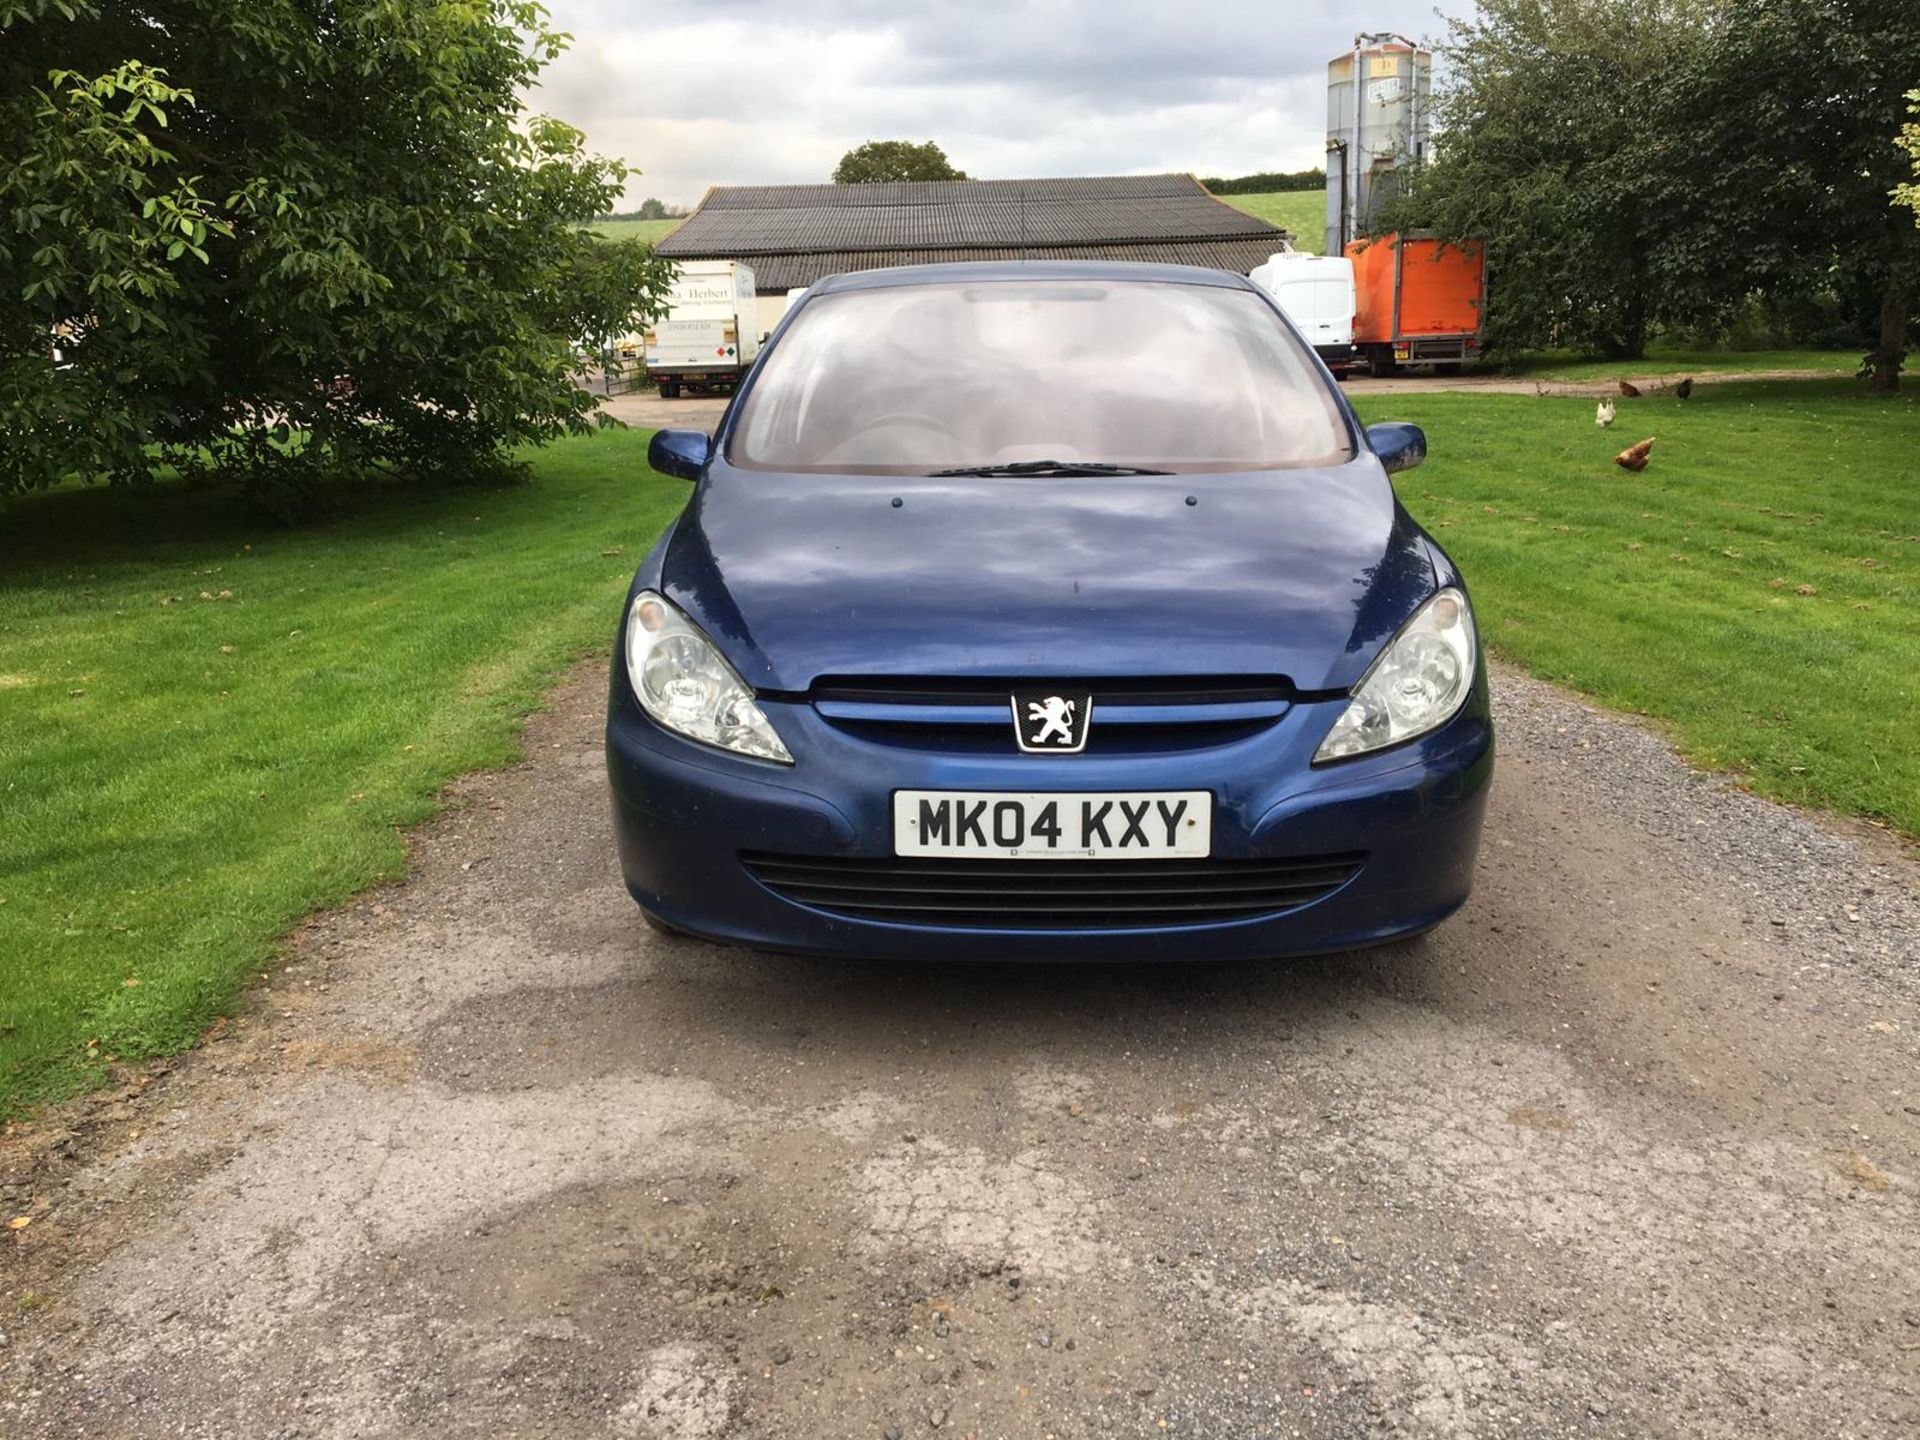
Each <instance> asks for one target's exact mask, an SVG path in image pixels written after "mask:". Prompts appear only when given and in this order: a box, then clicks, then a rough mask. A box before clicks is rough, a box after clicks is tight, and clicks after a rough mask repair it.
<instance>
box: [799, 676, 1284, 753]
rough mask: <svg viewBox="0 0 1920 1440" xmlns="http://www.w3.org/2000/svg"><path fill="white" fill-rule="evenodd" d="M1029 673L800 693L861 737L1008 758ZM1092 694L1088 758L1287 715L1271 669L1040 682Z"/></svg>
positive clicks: (891, 679)
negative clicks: (1018, 695) (1018, 698)
mask: <svg viewBox="0 0 1920 1440" xmlns="http://www.w3.org/2000/svg"><path fill="white" fill-rule="evenodd" d="M1038 683H1042V682H1037V681H1035V680H1033V679H1031V678H1028V679H1008V678H999V679H995V678H981V677H977V676H864V675H854V676H828V677H826V678H823V679H821V680H820V681H818V682H816V683H815V685H814V687H813V689H812V690H811V691H809V692H808V696H807V698H808V699H809V700H811V701H812V702H813V704H814V706H815V708H816V709H817V710H818V712H819V713H820V716H821V718H823V719H824V720H826V721H827V722H828V723H829V724H831V725H833V726H834V727H836V728H837V729H840V730H843V731H845V732H847V733H848V734H850V735H855V736H858V737H859V738H861V739H863V740H871V741H874V742H877V743H880V744H884V745H892V746H896V747H899V748H903V749H917V750H931V751H938V752H942V753H947V754H987V755H994V754H1011V753H1013V752H1015V751H1016V750H1017V749H1018V747H1017V746H1016V745H1015V743H1014V735H1013V712H1012V709H1011V706H1010V701H1011V697H1012V695H1013V693H1014V692H1015V691H1016V690H1020V689H1023V688H1024V689H1027V690H1031V689H1032V688H1033V687H1034V686H1035V685H1036V684H1038ZM1044 683H1045V684H1048V685H1053V686H1057V687H1058V688H1059V691H1060V693H1061V694H1063V695H1087V696H1090V697H1092V700H1093V715H1092V723H1091V725H1090V726H1089V728H1088V738H1087V743H1086V747H1085V753H1086V754H1088V755H1095V756H1099V755H1141V754H1156V753H1163V752H1167V751H1174V750H1195V749H1202V748H1205V747H1208V746H1214V745H1226V744H1230V743H1232V742H1234V741H1236V740H1243V739H1245V738H1247V737H1248V736H1250V735H1257V734H1258V733H1260V732H1261V731H1262V730H1265V729H1266V728H1268V727H1269V726H1271V725H1272V724H1273V723H1274V722H1275V721H1277V720H1278V719H1279V718H1280V717H1281V716H1283V715H1285V714H1286V713H1287V710H1288V708H1289V706H1290V705H1291V704H1292V702H1293V699H1294V693H1295V692H1294V690H1293V687H1292V685H1291V684H1290V683H1289V682H1288V681H1286V680H1285V679H1284V678H1282V677H1279V676H1272V675H1201V676H1145V677H1138V676H1136V677H1131V678H1125V679H1100V678H1093V679H1088V678H1079V679H1049V680H1047V681H1045V682H1044Z"/></svg>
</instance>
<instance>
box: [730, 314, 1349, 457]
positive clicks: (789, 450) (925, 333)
mask: <svg viewBox="0 0 1920 1440" xmlns="http://www.w3.org/2000/svg"><path fill="white" fill-rule="evenodd" d="M1352 453H1353V452H1352V448H1351V444H1350V442H1349V440H1348V436H1347V429H1346V426H1345V425H1344V424H1343V423H1342V421H1341V417H1340V413H1339V410H1338V408H1337V406H1336V404H1335V402H1334V399H1333V397H1332V395H1331V394H1330V393H1329V391H1328V387H1327V385H1326V383H1325V381H1324V380H1323V379H1322V378H1321V376H1320V373H1319V372H1318V370H1317V369H1315V367H1314V365H1313V363H1312V361H1311V359H1310V357H1309V354H1308V352H1307V350H1306V349H1305V347H1304V346H1303V345H1301V343H1300V342H1299V341H1298V340H1296V339H1295V338H1294V337H1293V336H1292V335H1291V334H1290V333H1289V332H1288V331H1287V329H1286V327H1285V326H1284V324H1283V323H1282V322H1281V320H1280V318H1279V316H1278V315H1276V314H1275V313H1274V311H1273V310H1272V309H1271V308H1270V307H1269V306H1268V305H1267V303H1266V302H1265V301H1264V300H1263V299H1262V298H1261V297H1260V296H1258V295H1256V294H1254V293H1252V292H1251V291H1246V290H1239V289H1232V288H1228V287H1224V286H1218V285H1190V284H1179V283H1167V282H1153V281H1133V280H1128V281H1114V280H1044V281H1030V280H1014V281H998V282H996V281H962V282H952V283H939V284H926V285H912V284H909V285H896V286H886V287H881V288H876V289H872V290H849V291H843V292H840V293H838V294H832V293H830V294H824V295H814V296H813V297H812V298H810V299H809V300H808V301H807V303H806V304H805V305H804V306H802V307H801V309H800V310H799V311H798V312H797V313H796V314H795V316H794V318H793V323H792V324H791V325H790V326H789V327H788V328H787V330H786V331H785V332H784V333H783V334H782V335H781V336H780V340H779V343H778V344H776V345H775V346H774V347H773V349H772V351H771V352H769V354H768V355H767V357H766V359H765V361H764V362H763V368H762V369H761V371H760V373H759V375H758V376H757V377H756V378H755V380H754V382H753V385H752V387H751V388H750V389H749V390H748V392H747V395H746V397H745V399H744V400H743V402H742V406H741V411H740V415H739V419H738V422H737V424H736V426H735V428H734V431H733V438H732V440H731V442H730V444H729V450H728V459H729V461H730V462H731V463H732V464H734V465H735V466H738V467H740V468H742V469H748V470H787V471H810V472H851V473H855V474H862V473H864V474H874V475H924V474H930V473H932V472H934V471H936V470H955V469H960V468H965V467H981V468H984V469H986V470H988V471H991V470H993V469H995V468H997V467H1002V466H1019V467H1022V468H1024V469H1026V470H1027V471H1028V473H1029V474H1031V475H1035V476H1044V475H1046V474H1047V473H1049V471H1050V469H1051V470H1052V473H1074V472H1073V469H1072V467H1073V466H1075V465H1076V464H1084V465H1096V464H1097V465H1111V466H1122V467H1130V468H1133V469H1140V470H1160V471H1218V470H1277V469H1286V468H1292V467H1296V466H1305V465H1327V464H1334V463H1338V462H1339V461H1341V460H1345V459H1348V458H1350V457H1351V455H1352ZM1040 461H1051V462H1057V469H1054V468H1053V467H1041V466H1038V465H1036V464H1034V462H1040ZM1016 473H1017V472H1016ZM1080 473H1087V472H1084V471H1083V472H1080Z"/></svg>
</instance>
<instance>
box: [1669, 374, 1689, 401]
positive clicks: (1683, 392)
mask: <svg viewBox="0 0 1920 1440" xmlns="http://www.w3.org/2000/svg"><path fill="white" fill-rule="evenodd" d="M1673 393H1674V394H1676V395H1678V396H1679V397H1680V398H1681V399H1682V400H1684V399H1686V398H1687V397H1688V396H1689V395H1691V394H1693V377H1692V376H1691V375H1689V376H1687V378H1686V379H1684V380H1682V381H1681V382H1680V383H1679V384H1678V385H1676V386H1674V387H1673Z"/></svg>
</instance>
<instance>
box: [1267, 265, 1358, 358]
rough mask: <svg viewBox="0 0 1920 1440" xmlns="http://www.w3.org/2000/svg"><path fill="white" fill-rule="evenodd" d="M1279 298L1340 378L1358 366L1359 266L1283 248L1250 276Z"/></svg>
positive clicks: (1304, 334) (1290, 318)
mask: <svg viewBox="0 0 1920 1440" xmlns="http://www.w3.org/2000/svg"><path fill="white" fill-rule="evenodd" d="M1247 278H1248V279H1249V280H1251V281H1253V283H1254V284H1256V285H1258V286H1259V287H1260V288H1261V289H1262V290H1264V291H1266V292H1267V293H1268V294H1269V295H1271V296H1272V297H1273V298H1274V301H1275V303H1276V304H1278V305H1279V306H1280V308H1281V310H1283V311H1284V312H1286V317H1287V318H1288V319H1289V320H1291V321H1292V322H1293V324H1294V328H1295V329H1297V330H1298V331H1299V332H1300V333H1301V335H1303V336H1304V337H1306V341H1307V343H1308V344H1309V345H1311V346H1313V348H1314V350H1315V351H1316V352H1317V353H1318V354H1319V356H1320V358H1321V359H1322V360H1324V361H1326V362H1327V368H1328V369H1329V370H1331V371H1333V373H1334V374H1336V375H1344V374H1345V373H1346V372H1347V371H1348V370H1351V369H1352V368H1353V364H1354V358H1353V314H1354V287H1353V262H1352V261H1351V260H1348V259H1346V258H1345V257H1344V256H1339V255H1308V254H1305V253H1304V252H1301V251H1298V250H1283V251H1281V252H1279V253H1278V254H1276V255H1274V256H1272V257H1271V258H1270V259H1269V260H1268V261H1267V263H1266V264H1264V265H1259V266H1256V267H1255V268H1254V270H1253V273H1252V274H1250V275H1249V276H1248V277H1247Z"/></svg>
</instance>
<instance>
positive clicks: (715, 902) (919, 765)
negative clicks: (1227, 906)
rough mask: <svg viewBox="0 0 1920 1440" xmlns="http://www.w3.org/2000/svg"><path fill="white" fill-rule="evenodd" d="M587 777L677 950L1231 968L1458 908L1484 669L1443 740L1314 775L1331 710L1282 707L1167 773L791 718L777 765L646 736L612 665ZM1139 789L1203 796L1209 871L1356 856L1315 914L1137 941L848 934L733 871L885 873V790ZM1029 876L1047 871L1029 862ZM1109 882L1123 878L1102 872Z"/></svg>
mask: <svg viewBox="0 0 1920 1440" xmlns="http://www.w3.org/2000/svg"><path fill="white" fill-rule="evenodd" d="M613 671H614V674H613V690H612V694H611V697H610V703H609V707H608V721H607V770H608V776H609V779H610V781H611V783H612V789H613V810H614V827H615V831H616V834H617V837H618V841H619V850H620V863H621V868H622V870H623V872H624V874H625V878H626V883H627V888H628V890H629V891H630V892H631V893H632V895H633V897H634V899H635V900H636V901H637V902H638V903H639V904H640V905H641V906H642V907H643V908H644V909H645V910H647V911H648V912H650V913H651V914H653V915H654V916H656V917H657V918H659V919H661V920H663V921H665V922H666V923H667V924H669V925H672V926H674V927H676V928H679V929H682V930H685V931H688V932H689V933H692V934H694V935H699V936H703V937H705V938H707V939H711V940H717V941H721V942H724V943H728V944H735V945H744V946H752V947H756V948H761V949H768V950H778V951H788V952H794V953H801V954H815V955H829V956H841V957H849V958H873V959H938V960H995V961H1017V960H1088V961H1118V960H1199V959H1220V960H1225V959H1249V958H1260V957H1272V956H1282V955H1301V954H1315V953H1324V952H1328V951H1337V950H1347V949H1355V948H1359V947H1363V946H1368V945H1377V944H1382V943H1385V942H1387V941H1391V940H1395V939H1398V938H1402V937H1405V936H1408V935H1415V934H1418V933H1420V932H1421V931H1423V930H1427V929H1429V928H1431V927H1432V926H1434V925H1436V924H1438V923H1439V922H1440V921H1441V920H1443V919H1445V918H1446V917H1447V916H1448V915H1450V914H1452V913H1453V911H1454V910H1456V909H1458V908H1459V906H1460V905H1461V904H1462V902H1464V901H1465V899H1466V898H1467V893H1468V890H1469V889H1470V887H1471V884H1472V879H1473V868H1474V860H1475V856H1476V854H1477V852H1478V850H1479V842H1480V825H1481V818H1482V815H1483V813H1484V810H1485V806H1486V797H1487V790H1488V787H1489V784H1490V781H1491V779H1492V773H1493V729H1492V722H1491V718H1490V714H1489V710H1488V703H1487V690H1486V677H1485V671H1484V669H1483V670H1482V673H1481V675H1480V676H1479V677H1478V679H1477V680H1476V682H1475V686H1474V691H1473V695H1472V697H1471V698H1470V699H1469V700H1468V702H1467V704H1466V705H1465V706H1464V707H1463V708H1462V710H1461V712H1460V713H1459V714H1458V715H1456V716H1455V717H1454V718H1453V719H1452V720H1451V721H1449V722H1448V723H1447V724H1446V725H1444V726H1442V727H1441V728H1440V729H1439V730H1436V731H1434V732H1432V733H1431V734H1429V735H1426V736H1424V737H1422V738H1420V739H1418V740H1415V741H1412V742H1410V743H1408V744H1406V745H1402V746H1399V747H1396V748H1394V749H1392V750H1389V751H1384V752H1381V753H1379V754H1375V755H1371V756H1364V757H1360V758H1357V759H1353V760H1347V761H1343V762H1340V763H1337V764H1334V765H1327V766H1319V767H1315V766H1313V765H1312V764H1311V763H1310V762H1311V758H1312V754H1313V751H1314V749H1315V748H1316V747H1317V746H1318V745H1319V743H1320V741H1321V740H1322V739H1323V738H1324V737H1325V735H1326V732H1327V730H1328V729H1329V727H1331V725H1332V724H1333V721H1334V719H1335V718H1336V716H1337V715H1338V714H1339V712H1340V710H1341V708H1343V706H1344V705H1345V703H1346V702H1345V701H1344V700H1336V701H1325V702H1319V703H1310V704H1298V705H1295V706H1294V707H1293V708H1292V709H1291V710H1290V711H1289V712H1288V713H1287V714H1286V715H1285V716H1284V717H1282V718H1281V719H1280V720H1278V721H1276V722H1275V723H1274V724H1273V725H1271V726H1270V727H1268V728H1266V729H1264V730H1262V731H1260V732H1259V733H1257V734H1255V735H1252V736H1250V737H1248V738H1245V739H1241V740H1237V741H1234V742H1232V743H1228V744H1223V745H1217V746H1211V747H1208V748H1204V749H1195V750H1188V751H1182V752H1177V753H1170V754H1166V753H1162V754H1125V755H1093V754H1087V755H1080V756H1042V755H1022V754H1019V753H1017V752H1015V751H1014V750H1013V747H1012V739H1011V736H1009V737H1008V752H1007V753H1006V754H1005V755H998V754H994V755H985V754H978V753H969V754H964V755H960V754H946V753H941V752H937V751H926V750H919V749H912V748H906V747H902V746H898V745H894V744H890V743H876V742H874V741H872V740H869V739H866V738H862V737H858V736H855V735H850V734H848V733H846V732H845V731H844V730H842V729H840V728H838V727H836V726H835V725H833V724H831V723H830V722H828V721H827V720H825V719H823V718H822V717H821V716H820V715H819V714H818V713H817V712H815V711H814V709H813V708H812V707H811V706H809V705H806V704H799V703H785V704H780V703H772V702H767V703H765V704H764V708H765V709H766V711H767V714H768V716H769V718H770V719H771V720H772V722H773V724H774V727H775V728H776V729H777V730H778V731H779V732H780V735H781V737H782V738H783V739H784V740H785V741H786V743H787V746H788V748H789V749H790V750H791V751H792V752H793V755H794V760H795V763H794V764H793V765H791V766H784V765H773V764H768V763H764V762H759V761H753V760H747V759H743V758H738V757H734V756H731V755H728V754H726V753H723V752H720V751H716V750H713V749H711V748H709V747H706V746H703V745H699V744H696V743H695V742H692V741H689V740H685V739H683V738H681V737H679V736H677V735H674V734H671V733H669V732H667V731H665V730H662V729H661V728H660V727H659V726H657V725H655V724H654V723H653V721H651V720H650V719H649V718H647V716H646V715H645V714H644V713H643V712H642V711H641V710H640V708H639V706H638V705H637V704H636V703H635V701H634V699H633V696H632V692H631V691H630V690H629V689H628V688H627V679H626V674H625V669H624V666H622V665H620V664H618V663H616V664H615V665H614V667H613ZM902 789H922V790H1010V791H1034V790H1063V791H1149V790H1186V789H1205V790H1209V791H1211V792H1212V793H1213V795H1214V822H1213V823H1214V835H1213V856H1214V857H1215V858H1216V859H1219V860H1223V861H1227V860H1234V859H1248V860H1253V859H1261V858H1280V857H1295V856H1302V857H1317V856H1324V855H1330V854H1352V853H1357V852H1364V853H1365V855H1366V859H1365V862H1364V864H1362V865H1361V866H1360V868H1359V870H1358V872H1357V873H1356V874H1354V875H1353V877H1352V879H1350V880H1348V881H1347V882H1346V883H1345V884H1344V885H1342V886H1341V887H1340V888H1339V889H1337V890H1335V891H1333V893H1331V894H1328V895H1326V896H1325V897H1324V898H1321V899H1318V900H1315V901H1313V902H1312V903H1309V904H1305V905H1302V906H1300V907H1299V908H1297V909H1293V910H1288V911H1285V912H1283V913H1279V914H1274V915H1267V916H1262V917H1260V918H1255V919H1234V920H1226V921H1211V922H1208V923H1201V924H1184V923H1183V924H1177V925H1168V926H1155V927H1153V928H1124V929H1121V928H1102V927H1101V926H1100V925H1099V922H1098V921H1097V920H1093V921H1091V922H1090V924H1089V926H1088V927H1087V928H1077V929H1070V930H1063V929H1057V928H1049V929H1018V928H1000V927H999V926H998V925H996V926H994V927H993V928H984V927H976V928H969V927H967V926H955V925H947V924H938V925H930V924H924V923H900V922H898V921H882V920H876V919H869V918H850V917H848V916H845V915H840V914H834V913H830V912H828V911H826V910H822V909H817V908H814V907H813V906H812V905H808V904H801V903H797V902H795V901H793V900H790V899H787V898H786V897H785V896H783V895H781V894H779V893H777V892H776V890H774V889H772V888H769V886H767V885H764V884H762V883H761V881H760V880H758V879H756V878H755V877H754V875H753V874H752V873H751V872H750V871H749V870H748V868H747V867H746V865H745V864H743V862H742V858H741V857H742V855H743V854H749V855H751V854H761V855H765V854H772V855H779V856H791V857H873V858H882V857H889V856H891V855H892V854H893V828H892V827H893V820H892V795H893V792H894V791H895V790H902ZM1033 863H1034V865H1035V866H1036V867H1041V866H1045V865H1048V864H1052V863H1055V862H1051V861H1044V860H1041V861H1035V862H1033ZM1115 863H1116V864H1126V863H1132V862H1115Z"/></svg>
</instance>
